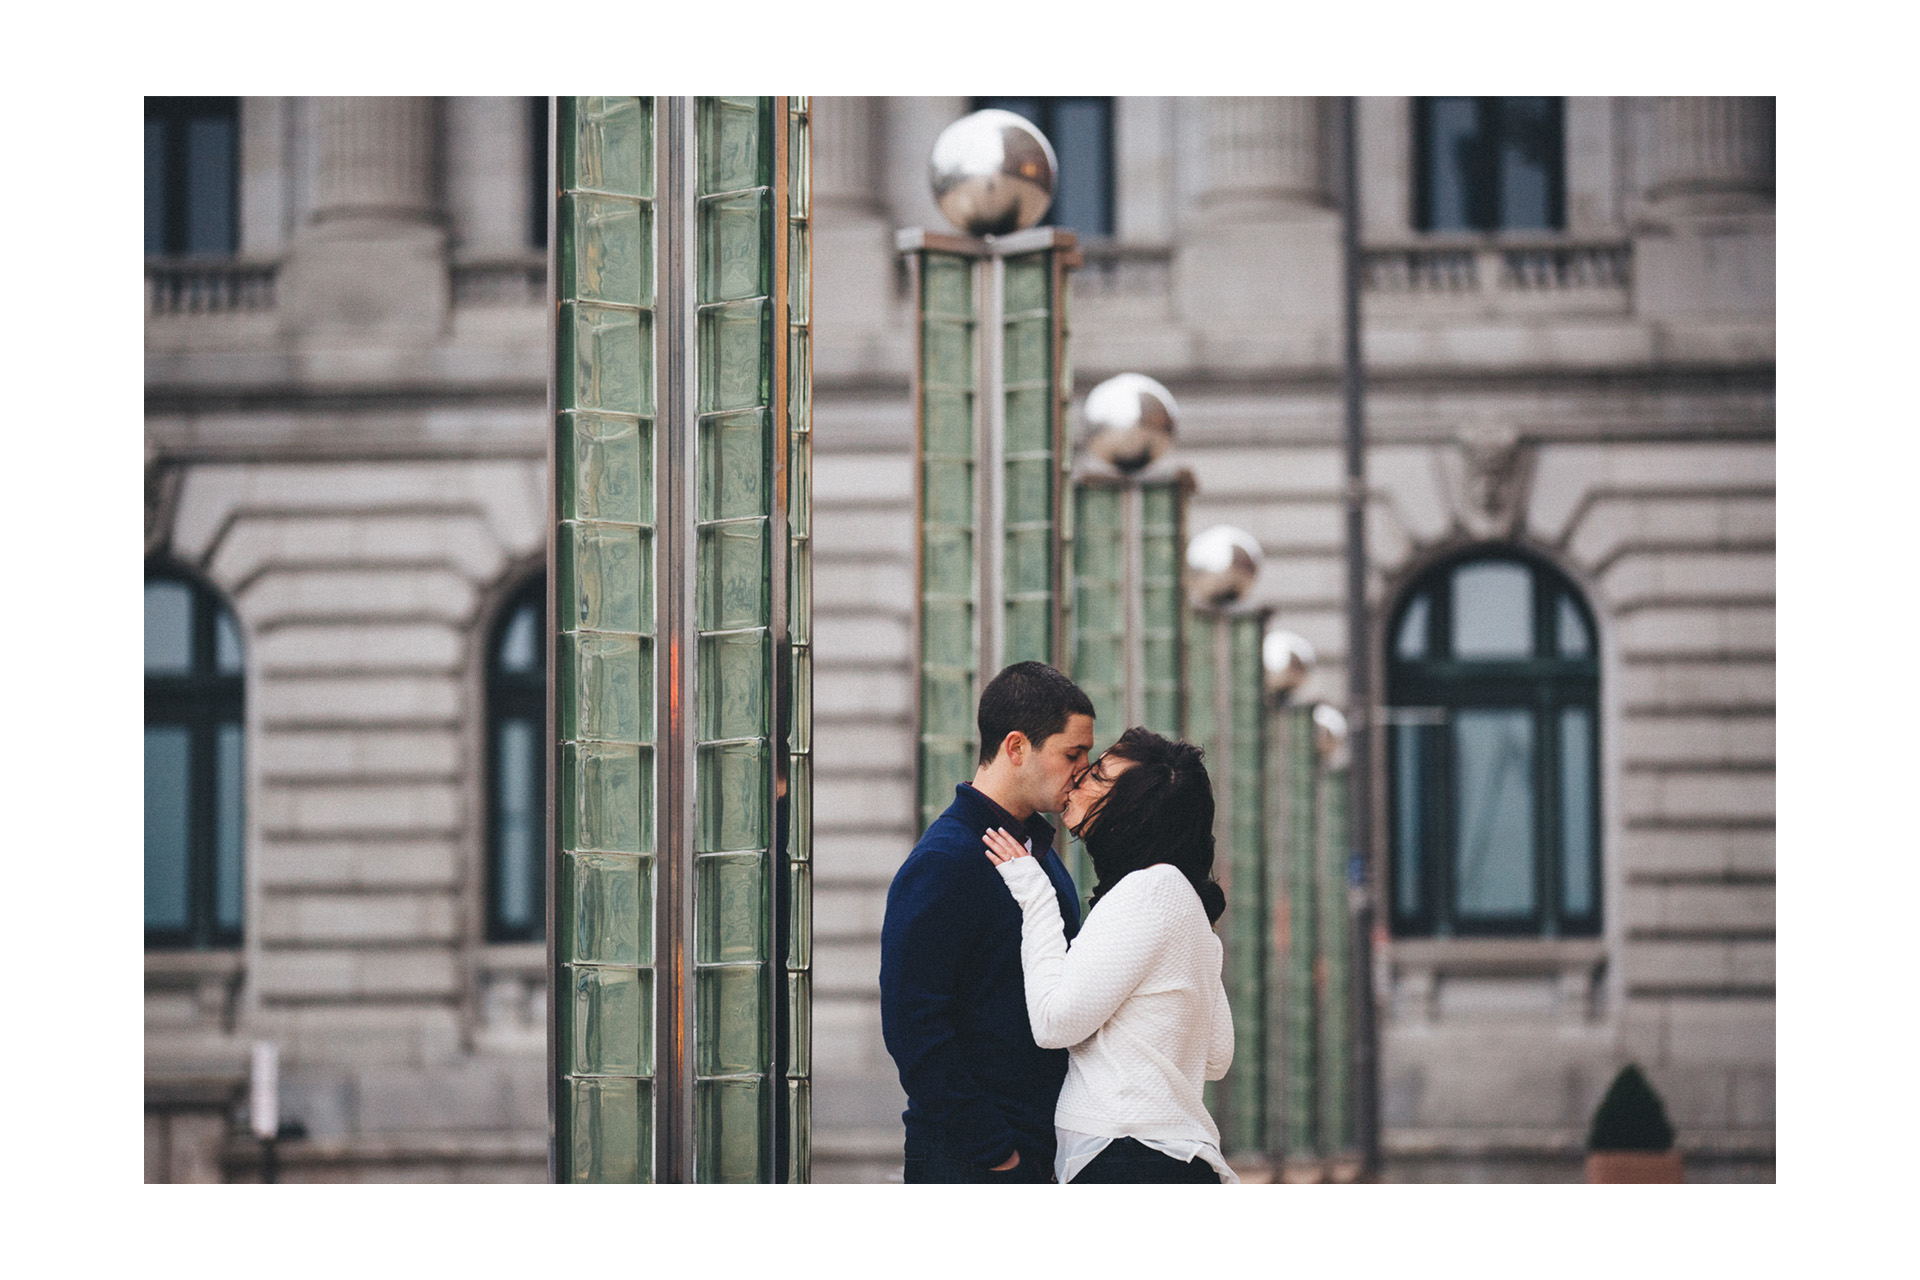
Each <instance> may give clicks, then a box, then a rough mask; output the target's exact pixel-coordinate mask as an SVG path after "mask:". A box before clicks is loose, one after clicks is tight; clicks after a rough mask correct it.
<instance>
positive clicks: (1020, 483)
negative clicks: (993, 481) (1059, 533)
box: [1007, 458, 1054, 524]
mask: <svg viewBox="0 0 1920 1280" xmlns="http://www.w3.org/2000/svg"><path fill="white" fill-rule="evenodd" d="M1053 469H1054V468H1053V459H1051V458H1026V459H1023V460H1021V461H1018V462H1009V463H1007V523H1008V524H1042V523H1051V522H1052V520H1053Z"/></svg>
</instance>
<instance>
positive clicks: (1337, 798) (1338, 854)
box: [1315, 768, 1355, 1156]
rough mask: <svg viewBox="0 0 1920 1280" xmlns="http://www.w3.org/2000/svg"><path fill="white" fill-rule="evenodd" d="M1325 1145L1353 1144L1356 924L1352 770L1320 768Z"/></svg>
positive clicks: (1345, 1147)
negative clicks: (1350, 890)
mask: <svg viewBox="0 0 1920 1280" xmlns="http://www.w3.org/2000/svg"><path fill="white" fill-rule="evenodd" d="M1319 801H1320V804H1319V809H1320V849H1319V862H1320V895H1319V898H1320V900H1319V914H1320V920H1319V927H1318V928H1317V929H1316V930H1315V933H1316V934H1317V941H1318V943H1319V954H1320V970H1319V971H1320V986H1319V991H1318V992H1317V995H1318V999H1319V1006H1320V1045H1319V1049H1320V1054H1319V1061H1318V1063H1317V1064H1316V1065H1317V1067H1318V1069H1319V1084H1320V1090H1319V1092H1320V1097H1319V1103H1320V1108H1319V1110H1320V1114H1319V1120H1320V1150H1321V1153H1322V1154H1323V1155H1325V1156H1334V1155H1338V1154H1341V1153H1345V1152H1351V1151H1352V1150H1353V1149H1354V1137H1355V1135H1354V1113H1353V1035H1352V1022H1353V1018H1352V1009H1353V1006H1352V1003H1351V1002H1352V999H1353V993H1352V991H1351V989H1350V987H1351V984H1350V982H1349V975H1350V974H1351V973H1352V970H1353V964H1352V959H1351V951H1350V947H1351V946H1352V941H1353V928H1352V923H1351V921H1350V918H1349V916H1348V907H1347V855H1348V844H1347V840H1348V828H1347V771H1346V769H1344V768H1323V769H1322V770H1321V772H1320V795H1319Z"/></svg>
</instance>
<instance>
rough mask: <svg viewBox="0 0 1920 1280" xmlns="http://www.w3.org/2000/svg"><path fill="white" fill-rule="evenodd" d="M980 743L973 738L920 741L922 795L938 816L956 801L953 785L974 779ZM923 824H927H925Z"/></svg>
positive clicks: (922, 799) (925, 802)
mask: <svg viewBox="0 0 1920 1280" xmlns="http://www.w3.org/2000/svg"><path fill="white" fill-rule="evenodd" d="M978 763H979V744H978V743H975V742H973V741H972V740H971V739H956V738H923V739H922V740H921V743H920V797H921V803H922V805H923V807H931V808H932V809H933V812H934V815H935V816H938V815H939V814H940V813H942V812H943V811H944V810H945V809H946V807H947V806H948V805H950V804H952V803H953V789H954V788H955V787H957V786H959V785H960V784H961V783H963V782H971V781H973V771H974V766H975V765H976V764H978ZM922 825H924V824H922Z"/></svg>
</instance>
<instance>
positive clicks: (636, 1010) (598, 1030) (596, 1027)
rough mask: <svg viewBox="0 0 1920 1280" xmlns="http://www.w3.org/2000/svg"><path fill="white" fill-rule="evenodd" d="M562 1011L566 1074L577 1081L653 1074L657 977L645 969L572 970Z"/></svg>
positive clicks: (567, 968)
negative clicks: (655, 987)
mask: <svg viewBox="0 0 1920 1280" xmlns="http://www.w3.org/2000/svg"><path fill="white" fill-rule="evenodd" d="M562 972H564V973H565V974H566V978H567V986H568V994H567V999H566V1000H565V1001H564V1002H563V1003H562V1005H561V1007H560V1014H561V1023H562V1025H561V1032H560V1034H561V1037H562V1039H561V1043H562V1044H563V1045H564V1046H565V1051H566V1055H567V1057H566V1070H567V1071H568V1072H569V1073H570V1074H573V1075H587V1076H644V1075H649V1074H651V1073H652V1071H653V999H652V996H653V974H652V973H651V972H650V971H649V970H646V969H614V968H602V967H600V966H598V965H586V964H569V965H567V966H565V968H564V969H563V970H562Z"/></svg>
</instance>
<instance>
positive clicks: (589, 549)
mask: <svg viewBox="0 0 1920 1280" xmlns="http://www.w3.org/2000/svg"><path fill="white" fill-rule="evenodd" d="M560 527H561V540H560V583H559V596H560V617H559V618H558V619H557V625H558V627H559V629H560V630H562V631H572V630H575V629H577V628H578V629H585V630H590V631H628V632H633V631H651V630H652V629H653V555H652V550H653V541H652V538H651V537H650V536H649V535H648V534H647V533H646V532H645V531H643V530H638V529H634V528H632V527H631V526H628V525H613V524H586V523H579V524H575V523H567V524H563V525H561V526H560Z"/></svg>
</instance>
